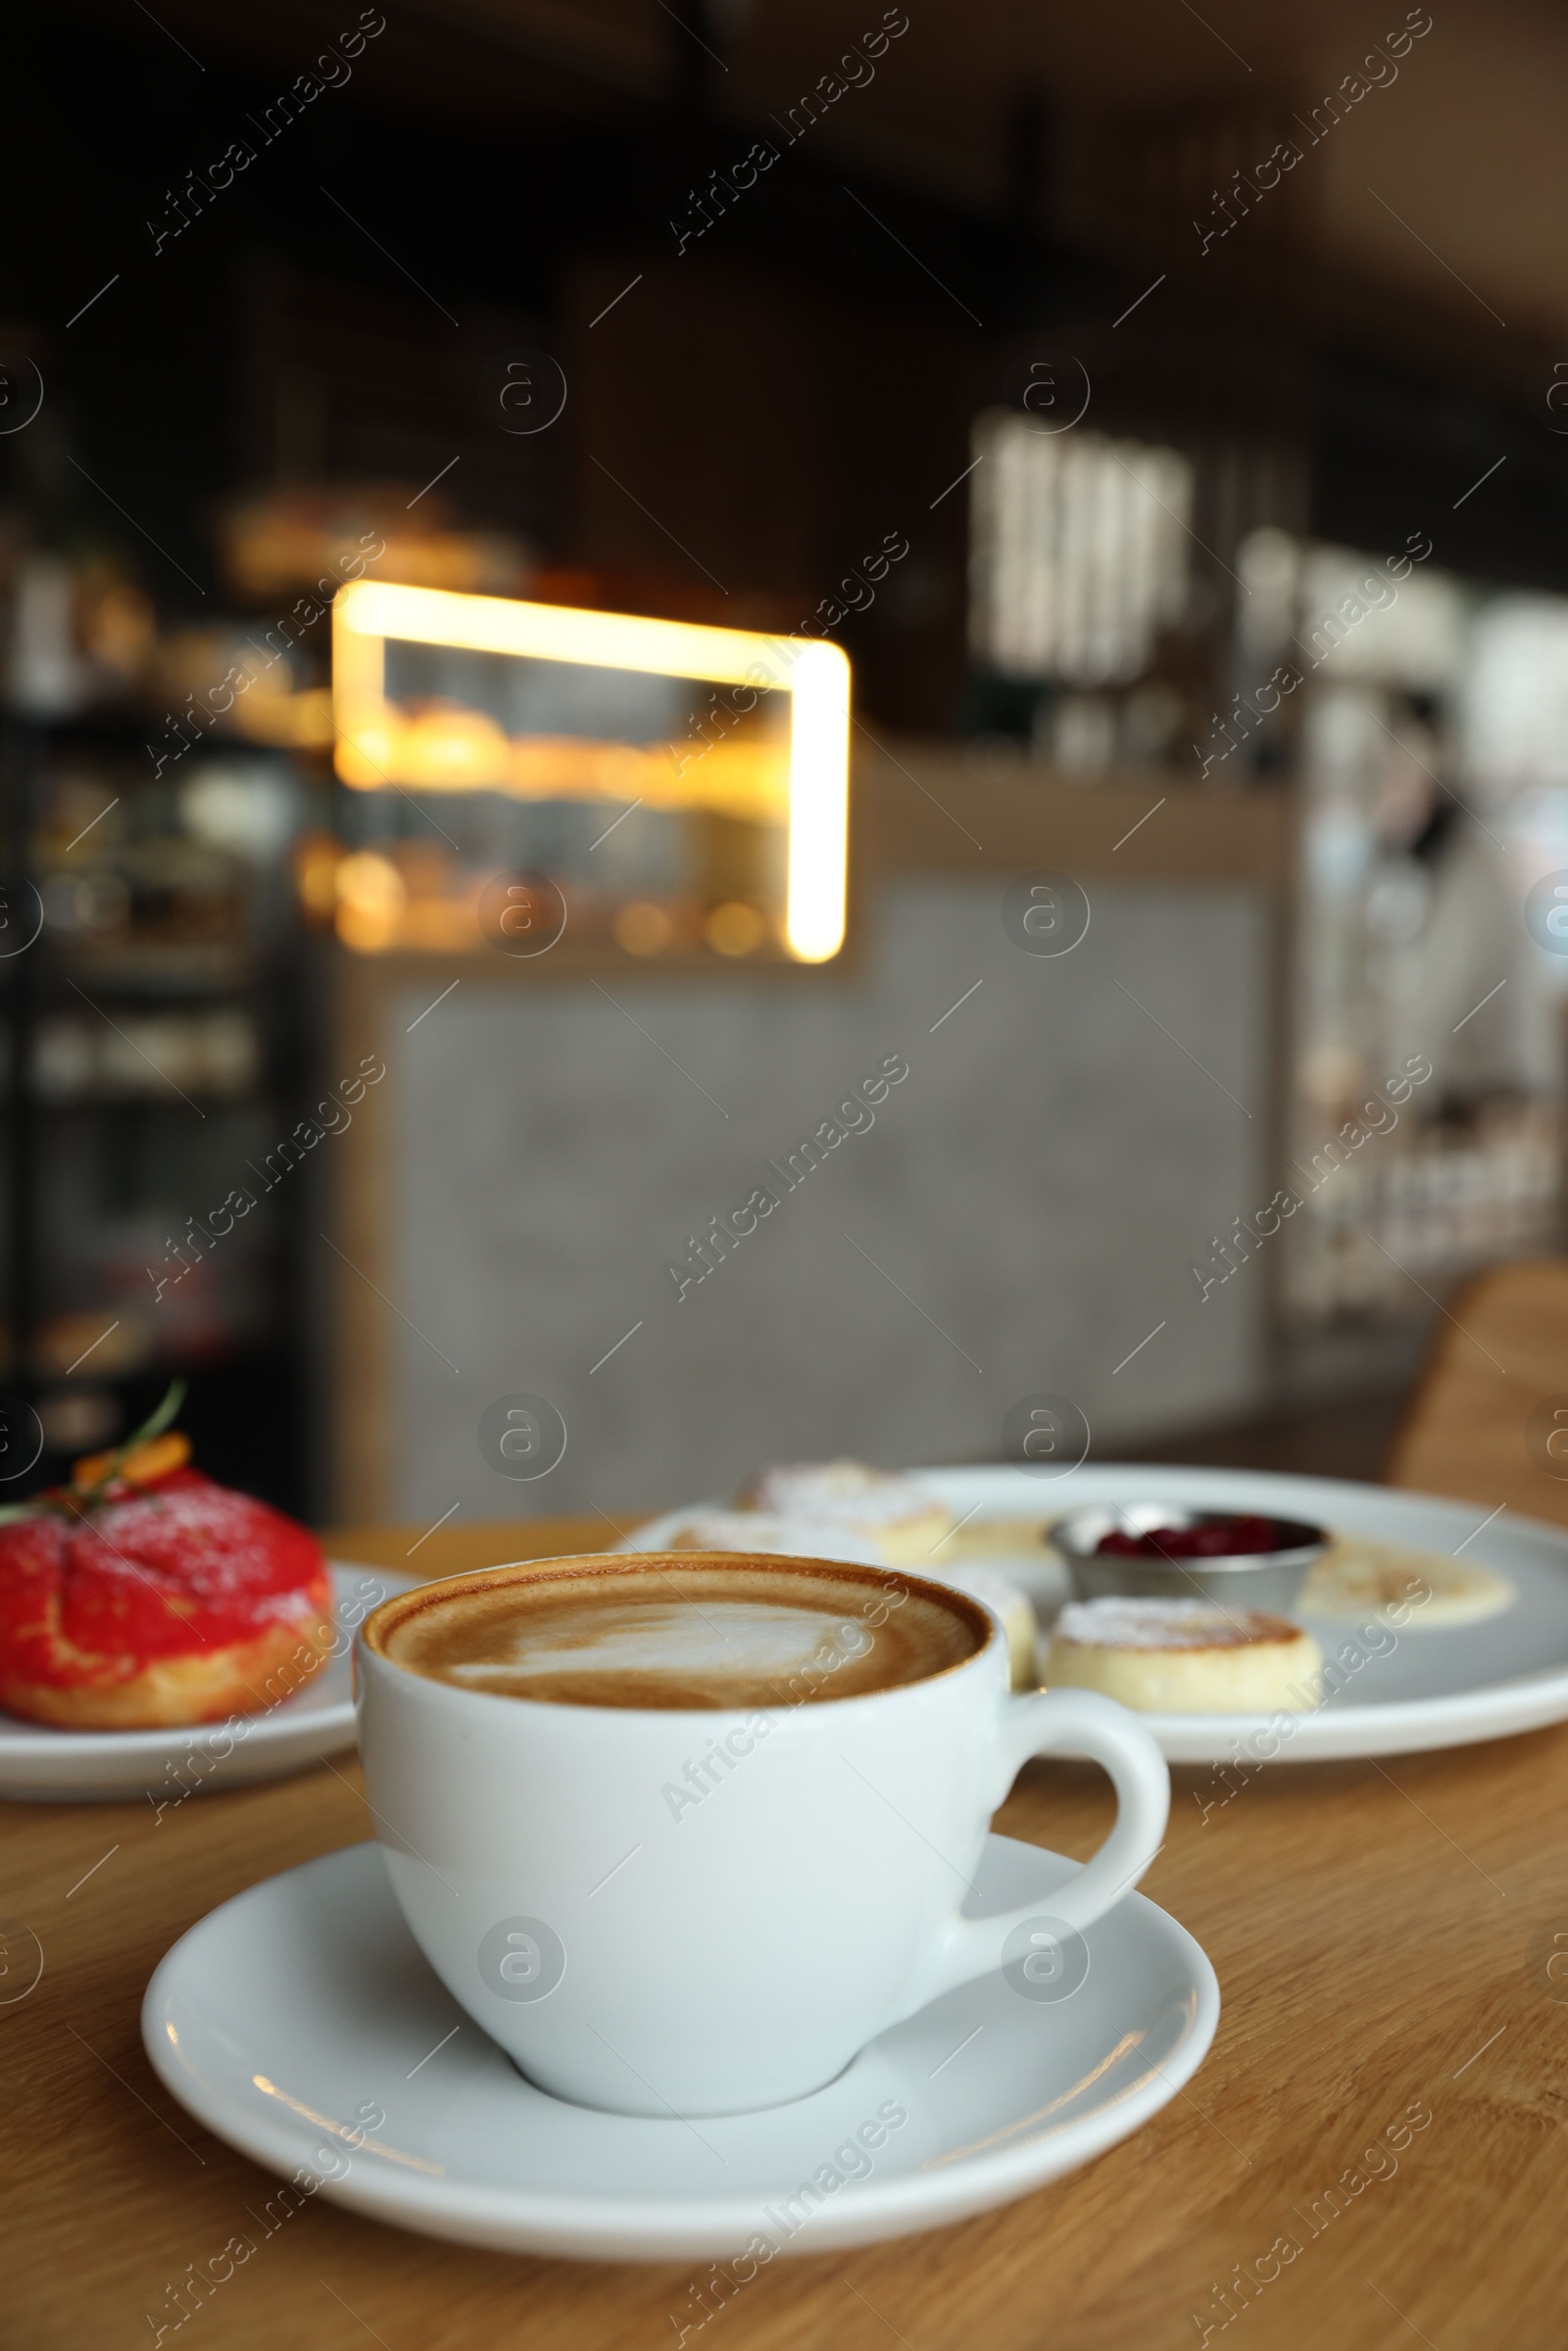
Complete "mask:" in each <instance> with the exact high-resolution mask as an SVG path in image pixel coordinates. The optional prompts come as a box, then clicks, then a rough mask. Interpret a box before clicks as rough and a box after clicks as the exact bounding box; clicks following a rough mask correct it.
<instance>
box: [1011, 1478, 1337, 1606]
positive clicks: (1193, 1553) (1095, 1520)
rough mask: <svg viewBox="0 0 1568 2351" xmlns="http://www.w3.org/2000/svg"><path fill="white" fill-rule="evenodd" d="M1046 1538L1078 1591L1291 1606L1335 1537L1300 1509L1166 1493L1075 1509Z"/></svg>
mask: <svg viewBox="0 0 1568 2351" xmlns="http://www.w3.org/2000/svg"><path fill="white" fill-rule="evenodd" d="M1046 1540H1047V1541H1048V1542H1049V1543H1053V1544H1054V1546H1055V1548H1056V1549H1057V1550H1058V1551H1059V1552H1060V1554H1061V1556H1062V1558H1063V1560H1064V1561H1065V1562H1066V1566H1067V1573H1068V1575H1069V1576H1070V1577H1071V1578H1072V1587H1073V1594H1074V1597H1075V1598H1077V1599H1080V1600H1098V1599H1104V1598H1112V1597H1128V1598H1136V1599H1193V1600H1200V1599H1201V1600H1218V1601H1219V1602H1220V1603H1221V1604H1222V1605H1223V1606H1226V1607H1230V1606H1235V1607H1238V1608H1268V1609H1272V1610H1274V1611H1275V1613H1276V1614H1281V1615H1286V1616H1288V1615H1290V1613H1291V1612H1292V1610H1293V1609H1294V1608H1295V1606H1296V1602H1297V1598H1298V1596H1299V1592H1300V1590H1301V1586H1302V1585H1303V1584H1304V1583H1305V1581H1306V1576H1307V1570H1308V1569H1309V1568H1310V1567H1311V1565H1312V1563H1313V1561H1314V1560H1315V1559H1317V1558H1319V1557H1320V1556H1321V1554H1322V1552H1323V1551H1324V1549H1325V1548H1326V1546H1327V1543H1328V1536H1327V1534H1326V1533H1325V1531H1324V1530H1323V1528H1322V1527H1313V1526H1308V1525H1306V1524H1305V1523H1304V1522H1303V1521H1302V1520H1300V1519H1291V1518H1264V1517H1260V1516H1258V1514H1257V1513H1256V1512H1255V1511H1236V1510H1189V1509H1186V1508H1184V1507H1183V1506H1181V1505H1180V1504H1176V1503H1170V1504H1167V1503H1164V1502H1133V1503H1129V1504H1128V1505H1127V1506H1126V1507H1125V1508H1124V1509H1120V1510H1114V1509H1106V1508H1104V1507H1103V1506H1102V1507H1098V1508H1095V1509H1089V1510H1075V1511H1074V1512H1073V1514H1072V1516H1071V1517H1070V1518H1063V1519H1058V1520H1057V1522H1056V1524H1055V1525H1054V1527H1052V1528H1051V1529H1050V1530H1049V1532H1048V1534H1047V1538H1046Z"/></svg>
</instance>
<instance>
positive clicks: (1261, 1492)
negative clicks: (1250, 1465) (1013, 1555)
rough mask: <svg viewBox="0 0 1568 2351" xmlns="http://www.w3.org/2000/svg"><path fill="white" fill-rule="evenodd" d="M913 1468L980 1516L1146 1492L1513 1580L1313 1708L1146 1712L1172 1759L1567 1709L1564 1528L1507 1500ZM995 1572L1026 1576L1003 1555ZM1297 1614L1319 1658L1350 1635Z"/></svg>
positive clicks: (1194, 1475)
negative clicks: (1490, 1610) (1475, 1618)
mask: <svg viewBox="0 0 1568 2351" xmlns="http://www.w3.org/2000/svg"><path fill="white" fill-rule="evenodd" d="M918 1475H919V1477H920V1479H921V1481H922V1483H923V1484H925V1485H927V1486H930V1487H931V1488H932V1489H933V1490H934V1491H935V1492H936V1493H938V1494H941V1495H942V1497H943V1499H944V1501H946V1502H947V1503H948V1504H949V1505H950V1507H952V1508H953V1509H955V1510H956V1511H957V1512H958V1513H959V1514H960V1516H961V1514H962V1513H963V1512H964V1511H966V1510H969V1509H972V1508H973V1507H974V1506H975V1504H977V1503H978V1504H979V1507H980V1514H981V1515H982V1516H984V1517H993V1518H1010V1517H1023V1516H1025V1515H1026V1514H1028V1513H1030V1512H1036V1511H1037V1512H1039V1513H1041V1514H1042V1515H1049V1516H1050V1517H1052V1518H1060V1517H1064V1516H1065V1515H1066V1513H1067V1512H1068V1511H1069V1510H1076V1509H1079V1508H1081V1507H1084V1506H1085V1505H1088V1504H1092V1503H1097V1502H1143V1501H1157V1500H1166V1501H1171V1502H1185V1503H1188V1504H1191V1505H1194V1506H1211V1507H1212V1508H1214V1509H1217V1510H1256V1511H1260V1512H1261V1513H1262V1514H1263V1515H1264V1516H1266V1517H1274V1518H1299V1519H1301V1518H1304V1519H1309V1520H1312V1521H1314V1522H1315V1523H1316V1524H1317V1525H1319V1526H1325V1527H1329V1528H1331V1529H1332V1530H1333V1531H1334V1532H1335V1533H1336V1534H1340V1535H1369V1536H1373V1537H1375V1538H1377V1539H1378V1540H1379V1541H1381V1542H1385V1543H1414V1544H1417V1545H1418V1546H1419V1547H1420V1548H1422V1549H1424V1550H1429V1551H1447V1552H1452V1551H1453V1550H1455V1549H1456V1548H1458V1547H1459V1546H1460V1545H1462V1546H1463V1555H1464V1557H1465V1558H1466V1559H1474V1560H1476V1561H1478V1562H1479V1563H1480V1564H1481V1565H1483V1566H1486V1567H1495V1568H1498V1569H1500V1570H1501V1572H1502V1573H1503V1574H1504V1575H1505V1576H1507V1577H1508V1578H1509V1580H1510V1581H1511V1582H1512V1584H1513V1586H1514V1588H1515V1590H1516V1592H1517V1593H1518V1597H1517V1599H1516V1600H1515V1601H1514V1604H1513V1605H1512V1607H1510V1608H1506V1609H1504V1610H1502V1611H1501V1612H1500V1613H1499V1614H1498V1615H1496V1616H1491V1617H1487V1618H1484V1619H1483V1620H1482V1621H1480V1622H1479V1623H1472V1624H1462V1625H1453V1626H1450V1627H1448V1628H1447V1629H1446V1630H1445V1629H1441V1628H1438V1629H1434V1630H1433V1631H1431V1632H1427V1631H1425V1630H1424V1629H1422V1628H1421V1626H1420V1624H1419V1618H1418V1617H1413V1618H1412V1620H1411V1622H1410V1623H1409V1625H1407V1626H1406V1627H1405V1628H1404V1629H1403V1630H1401V1631H1399V1632H1398V1633H1397V1635H1395V1636H1394V1640H1395V1645H1394V1647H1393V1648H1392V1649H1390V1650H1389V1651H1388V1653H1387V1654H1385V1655H1382V1656H1378V1655H1372V1654H1364V1655H1363V1659H1362V1661H1361V1662H1360V1663H1358V1664H1355V1665H1353V1666H1350V1665H1349V1662H1348V1660H1347V1687H1346V1688H1345V1689H1344V1690H1341V1691H1339V1692H1337V1693H1336V1694H1335V1695H1334V1696H1332V1697H1330V1698H1329V1699H1328V1700H1327V1702H1326V1703H1325V1704H1324V1705H1322V1706H1320V1707H1319V1708H1317V1709H1316V1711H1315V1712H1313V1713H1311V1714H1303V1715H1298V1716H1295V1717H1291V1718H1281V1717H1280V1716H1278V1715H1267V1714H1145V1715H1143V1716H1142V1717H1141V1718H1140V1719H1141V1720H1142V1721H1143V1722H1145V1723H1146V1724H1147V1725H1148V1727H1149V1729H1150V1730H1151V1731H1152V1733H1153V1735H1154V1737H1155V1739H1158V1741H1159V1744H1160V1746H1161V1747H1162V1748H1163V1749H1164V1752H1165V1754H1166V1756H1167V1757H1168V1758H1169V1760H1170V1761H1171V1762H1172V1763H1225V1764H1234V1763H1236V1762H1237V1760H1238V1759H1240V1762H1241V1764H1242V1767H1243V1768H1244V1769H1247V1768H1250V1766H1251V1765H1252V1764H1253V1763H1256V1762H1265V1761H1277V1762H1281V1763H1320V1762H1323V1761H1325V1760H1327V1759H1329V1758H1336V1757H1349V1756H1367V1755H1397V1754H1407V1753H1411V1752H1414V1751H1416V1750H1418V1749H1420V1748H1425V1747H1458V1746H1468V1745H1470V1744H1472V1743H1473V1742H1474V1741H1475V1740H1477V1739H1497V1738H1501V1737H1504V1736H1506V1735H1508V1734H1510V1733H1514V1732H1520V1731H1537V1730H1539V1729H1540V1728H1541V1726H1542V1725H1543V1724H1544V1723H1557V1722H1562V1721H1564V1720H1568V1534H1565V1533H1564V1532H1563V1530H1562V1529H1561V1528H1559V1527H1548V1526H1544V1525H1543V1524H1542V1522H1541V1521H1540V1520H1539V1519H1532V1518H1516V1517H1515V1516H1514V1515H1513V1513H1512V1512H1511V1511H1504V1512H1503V1513H1502V1514H1501V1515H1500V1516H1496V1517H1493V1518H1492V1519H1491V1521H1490V1524H1489V1523H1488V1516H1489V1514H1488V1511H1487V1508H1486V1505H1485V1504H1484V1503H1482V1502H1449V1501H1440V1500H1438V1499H1437V1498H1436V1497H1435V1496H1433V1495H1430V1494H1404V1493H1401V1492H1399V1491H1398V1490H1397V1488H1395V1487H1391V1486H1352V1485H1349V1484H1348V1483H1343V1482H1341V1481H1340V1480H1338V1479H1331V1478H1289V1477H1279V1476H1276V1475H1274V1474H1273V1473H1272V1472H1267V1471H1263V1470H1239V1469H1161V1468H1158V1467H1155V1468H1145V1467H1142V1466H1140V1467H1136V1468H1135V1467H1130V1466H1123V1465H1121V1464H1119V1463H1116V1462H1106V1463H1103V1464H1102V1463H1085V1465H1084V1466H1083V1468H1081V1469H1076V1470H1072V1471H1069V1472H1068V1474H1067V1475H1066V1476H1065V1477H1060V1478H1039V1477H1035V1476H1034V1475H1032V1474H1031V1473H1030V1472H1029V1471H1027V1470H1023V1469H1010V1468H990V1467H981V1468H969V1469H933V1470H921V1471H920V1472H919V1473H918ZM1006 1572H1007V1574H1008V1575H1010V1576H1012V1577H1013V1578H1014V1580H1022V1579H1021V1577H1020V1572H1019V1569H1018V1567H1017V1565H1016V1564H1015V1562H1013V1561H1011V1560H1009V1561H1008V1562H1007V1568H1006ZM1053 1573H1054V1571H1053ZM1032 1596H1034V1595H1032ZM1301 1621H1302V1623H1303V1624H1305V1625H1306V1626H1307V1627H1308V1628H1309V1630H1310V1631H1311V1632H1312V1633H1313V1634H1314V1635H1315V1636H1316V1638H1317V1640H1318V1642H1319V1644H1320V1645H1321V1647H1322V1650H1323V1654H1324V1656H1325V1658H1330V1657H1336V1656H1338V1655H1339V1654H1340V1653H1341V1652H1342V1650H1344V1648H1345V1644H1346V1642H1347V1640H1348V1639H1353V1637H1354V1636H1355V1634H1356V1632H1357V1628H1356V1627H1355V1626H1354V1625H1349V1624H1341V1623H1337V1622H1335V1623H1331V1622H1330V1621H1329V1620H1328V1619H1326V1618H1321V1617H1313V1616H1303V1617H1302V1619H1301ZM1382 1638H1383V1636H1380V1637H1379V1639H1380V1640H1381V1639H1382ZM1360 1645H1361V1646H1362V1648H1363V1650H1364V1648H1365V1644H1364V1643H1363V1644H1360ZM1282 1719H1284V1720H1285V1721H1286V1722H1287V1723H1288V1724H1289V1726H1290V1727H1289V1729H1288V1732H1287V1733H1286V1735H1285V1736H1283V1737H1281V1736H1279V1735H1278V1726H1279V1725H1280V1723H1281V1721H1282ZM1271 1724H1272V1725H1273V1726H1275V1729H1274V1730H1273V1731H1271V1730H1270V1725H1271ZM1271 1747H1272V1748H1273V1749H1274V1750H1275V1751H1274V1752H1273V1753H1272V1754H1271V1753H1270V1752H1269V1749H1270V1748H1271Z"/></svg>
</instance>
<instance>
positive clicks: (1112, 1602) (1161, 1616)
mask: <svg viewBox="0 0 1568 2351" xmlns="http://www.w3.org/2000/svg"><path fill="white" fill-rule="evenodd" d="M1299 1630H1300V1628H1299V1626H1297V1625H1294V1624H1292V1623H1291V1621H1290V1619H1289V1618H1288V1617H1284V1616H1271V1615H1269V1614H1268V1613H1267V1612H1266V1611H1265V1610H1263V1609H1261V1608H1236V1609H1231V1610H1227V1609H1224V1608H1216V1607H1215V1606H1214V1605H1213V1603H1212V1602H1211V1601H1208V1600H1140V1599H1129V1598H1116V1599H1101V1600H1071V1601H1069V1602H1068V1604H1067V1606H1066V1607H1065V1608H1063V1610H1062V1612H1061V1614H1060V1616H1059V1617H1058V1618H1057V1619H1056V1639H1057V1640H1058V1641H1078V1642H1080V1643H1082V1644H1083V1645H1084V1646H1086V1647H1091V1648H1102V1649H1231V1648H1243V1647H1246V1646H1248V1645H1250V1643H1252V1642H1254V1641H1295V1640H1296V1639H1297V1637H1298V1635H1299Z"/></svg>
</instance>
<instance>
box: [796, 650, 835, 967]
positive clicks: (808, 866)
mask: <svg viewBox="0 0 1568 2351" xmlns="http://www.w3.org/2000/svg"><path fill="white" fill-rule="evenodd" d="M794 683H795V705H794V710H793V714H792V715H793V723H792V725H791V728H790V846H789V882H788V888H787V895H786V898H785V904H784V939H785V944H786V945H787V946H788V948H789V951H790V953H791V955H795V956H797V957H798V958H799V960H800V961H801V962H803V963H825V962H826V960H827V958H828V956H829V955H837V954H838V952H839V949H840V948H841V947H842V946H843V944H844V923H845V892H846V884H847V881H848V875H849V855H850V664H849V662H848V661H846V660H845V658H844V655H843V654H842V653H841V652H840V650H839V648H838V647H837V646H836V645H822V644H808V645H803V646H802V647H801V649H800V653H799V657H798V659H797V661H796V665H795V679H794Z"/></svg>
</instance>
